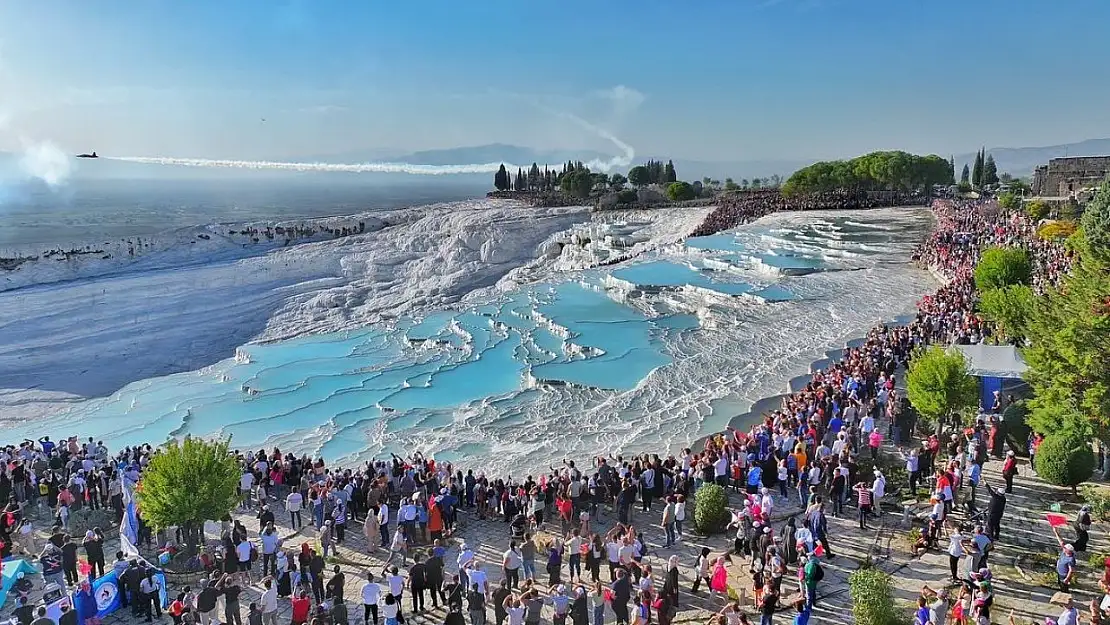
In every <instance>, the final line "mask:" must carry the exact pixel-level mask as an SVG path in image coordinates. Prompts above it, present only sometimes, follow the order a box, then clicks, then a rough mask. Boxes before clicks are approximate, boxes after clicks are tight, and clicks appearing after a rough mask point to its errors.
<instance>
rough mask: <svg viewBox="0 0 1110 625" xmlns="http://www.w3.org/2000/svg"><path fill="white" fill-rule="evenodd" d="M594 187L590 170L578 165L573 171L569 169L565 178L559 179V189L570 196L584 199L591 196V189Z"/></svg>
mask: <svg viewBox="0 0 1110 625" xmlns="http://www.w3.org/2000/svg"><path fill="white" fill-rule="evenodd" d="M593 188H594V179H593V176H591V175H590V170H588V169H585V168H582V169H578V168H577V167H576V168H575V169H574V170H573V171H568V172H567V173H566V174H565V175H564V176H563V179H562V180H560V181H559V189H560V190H561V191H562V192H563V193H565V194H567V195H568V196H570V197H572V198H575V199H578V200H584V199H586V198H588V197H590V191H591V190H593Z"/></svg>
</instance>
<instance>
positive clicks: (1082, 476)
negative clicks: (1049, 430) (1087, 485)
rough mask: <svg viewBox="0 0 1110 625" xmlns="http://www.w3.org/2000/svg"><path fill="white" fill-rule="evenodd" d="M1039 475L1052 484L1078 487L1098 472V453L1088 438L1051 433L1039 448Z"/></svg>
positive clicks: (1067, 433)
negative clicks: (1090, 444) (1096, 464)
mask: <svg viewBox="0 0 1110 625" xmlns="http://www.w3.org/2000/svg"><path fill="white" fill-rule="evenodd" d="M1034 462H1036V465H1037V475H1038V476H1040V477H1041V478H1043V479H1044V480H1045V481H1047V482H1048V483H1049V484H1055V485H1057V486H1070V487H1071V490H1072V493H1075V492H1076V489H1075V487H1076V486H1078V485H1079V484H1081V483H1083V481H1084V480H1086V479H1087V478H1089V477H1091V472H1092V471H1094V470H1095V454H1094V452H1092V451H1091V448H1090V446H1088V445H1087V439H1086V438H1084V437H1083V436H1082V435H1081V434H1077V433H1074V432H1068V431H1064V432H1060V433H1054V434H1049V435H1048V436H1047V437H1046V438H1045V439H1044V441H1042V442H1041V446H1040V447H1038V448H1037V458H1036V460H1034Z"/></svg>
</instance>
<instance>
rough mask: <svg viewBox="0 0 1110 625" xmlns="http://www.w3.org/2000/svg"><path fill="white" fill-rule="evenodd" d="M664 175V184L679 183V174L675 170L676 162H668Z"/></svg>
mask: <svg viewBox="0 0 1110 625" xmlns="http://www.w3.org/2000/svg"><path fill="white" fill-rule="evenodd" d="M664 173H665V176H664V178H665V180H664V182H668V183H670V182H678V174H677V173H676V172H675V170H674V162H673V161H667V168H666V170H665V171H664Z"/></svg>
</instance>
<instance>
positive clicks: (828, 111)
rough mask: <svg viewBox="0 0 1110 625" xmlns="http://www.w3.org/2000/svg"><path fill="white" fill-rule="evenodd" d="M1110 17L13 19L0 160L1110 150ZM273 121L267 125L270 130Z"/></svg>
mask: <svg viewBox="0 0 1110 625" xmlns="http://www.w3.org/2000/svg"><path fill="white" fill-rule="evenodd" d="M1108 20H1110V2H1107V1H1106V0H1055V1H1048V0H1045V1H1041V0H1009V1H1005V2H1003V1H1000V0H972V1H968V0H731V1H724V0H722V1H717V0H702V1H699V2H689V3H674V2H662V1H655V0H647V1H645V0H638V1H636V2H632V1H625V0H606V1H604V2H597V1H596V0H595V1H586V0H562V1H561V2H520V1H519V0H517V1H515V2H507V1H501V0H467V1H459V0H409V1H407V2H389V1H383V0H361V1H358V2H353V1H352V2H339V1H331V0H315V1H309V0H303V1H302V0H265V1H261V0H259V1H255V0H235V1H234V2H227V1H226V0H220V1H210V0H190V1H188V2H182V1H180V0H141V1H140V0H133V1H123V0H120V1H109V0H100V1H89V0H51V1H49V2H45V1H44V2H0V149H19V146H20V145H21V144H22V143H26V142H27V141H52V142H54V143H56V144H58V145H59V146H62V147H64V148H65V149H72V150H85V149H90V150H91V149H97V150H100V151H101V152H103V153H110V154H116V155H123V154H126V155H138V156H157V155H172V156H185V157H201V158H258V159H286V158H295V157H299V156H306V155H322V154H331V153H338V152H349V151H355V150H358V151H364V152H366V153H371V154H372V153H376V152H380V153H382V154H388V153H395V152H399V151H400V152H404V151H409V150H418V149H428V148H439V147H452V146H459V145H477V144H484V143H493V142H504V143H513V144H518V145H528V146H534V147H538V148H560V149H563V148H589V149H600V150H608V151H612V146H611V145H610V144H608V143H607V142H606V141H604V140H603V139H601V138H599V137H597V136H594V135H593V134H591V133H590V132H589V131H588V130H586V129H584V128H582V127H581V126H577V125H575V124H573V123H570V122H568V121H567V119H566V118H565V117H561V116H558V115H553V114H552V113H551V111H552V110H556V111H564V112H569V113H573V114H575V115H579V116H581V117H582V118H584V119H587V120H589V121H591V122H593V123H595V124H597V125H598V126H600V127H602V128H605V129H606V130H608V131H611V132H612V133H614V134H615V135H617V136H618V137H620V138H621V139H623V140H624V141H626V142H628V143H629V144H631V145H633V146H634V147H635V148H636V149H637V151H638V152H639V153H641V154H653V155H668V156H670V155H673V156H674V157H676V158H686V159H691V158H693V159H705V160H741V159H768V158H786V159H799V158H800V159H804V158H826V157H836V156H849V155H853V154H857V153H861V152H865V151H869V150H873V149H882V148H902V149H907V150H912V151H919V152H933V151H935V152H940V153H943V154H949V153H960V152H966V151H971V150H973V149H975V148H977V147H978V146H979V145H987V146H1028V145H1046V144H1053V143H1062V142H1068V141H1077V140H1081V139H1085V138H1092V137H1105V136H1110V106H1108V105H1107V102H1108V101H1110V98H1108V96H1110V48H1108V47H1107V43H1106V35H1105V24H1106V23H1108ZM262 118H266V121H265V122H262V121H261V120H262Z"/></svg>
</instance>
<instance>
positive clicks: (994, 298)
mask: <svg viewBox="0 0 1110 625" xmlns="http://www.w3.org/2000/svg"><path fill="white" fill-rule="evenodd" d="M1034 297H1035V295H1034V294H1033V289H1031V288H1029V287H1027V286H1025V285H1024V284H1011V285H1009V286H1004V287H1000V288H997V289H989V290H987V291H984V292H983V294H982V295H981V296H980V298H979V310H980V312H982V313H983V315H984V316H985V317H986V318H987V319H989V320H991V321H992V322H993V323H994V324H995V325H997V326H998V329H999V330H1001V332H1002V334H1003V335H1004V336H1005V337H1006V338H1008V339H1009V340H1011V341H1012V342H1014V343H1016V344H1018V345H1020V344H1022V342H1023V340H1024V338H1025V336H1026V334H1027V333H1028V329H1027V328H1028V325H1029V321H1030V319H1031V318H1032V316H1033V306H1034Z"/></svg>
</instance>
